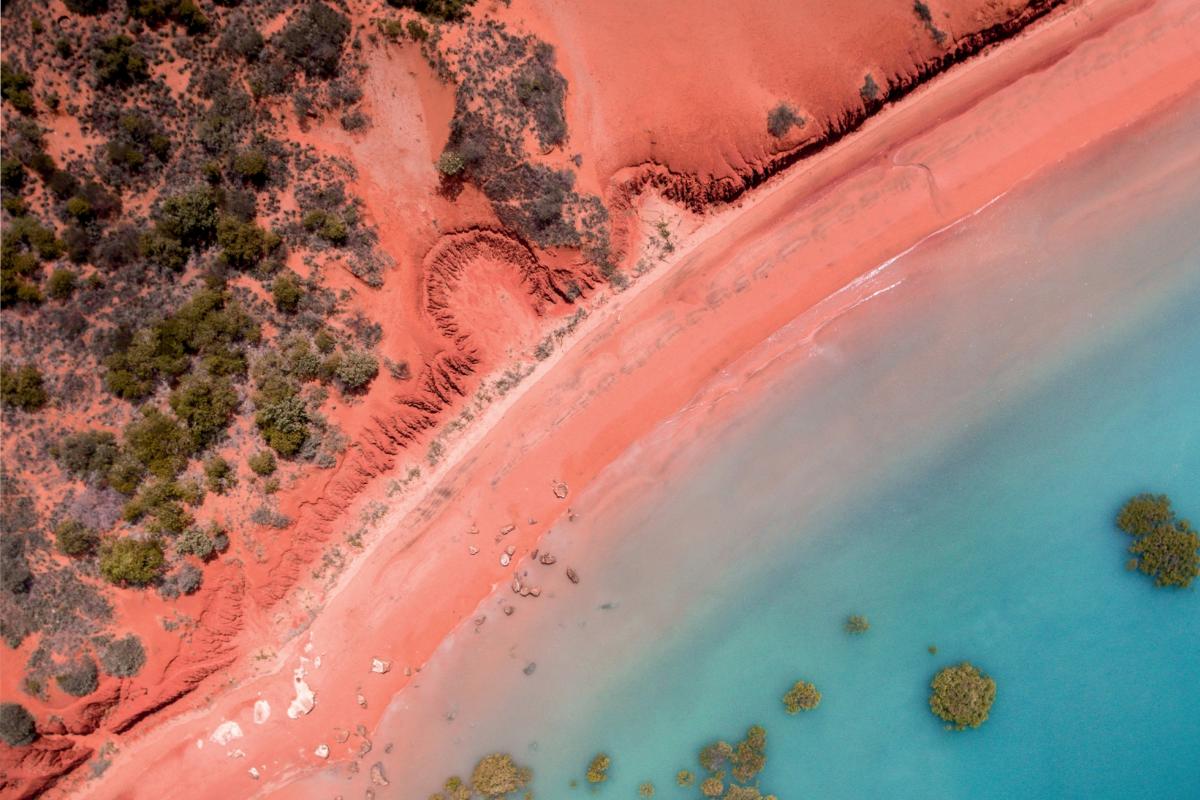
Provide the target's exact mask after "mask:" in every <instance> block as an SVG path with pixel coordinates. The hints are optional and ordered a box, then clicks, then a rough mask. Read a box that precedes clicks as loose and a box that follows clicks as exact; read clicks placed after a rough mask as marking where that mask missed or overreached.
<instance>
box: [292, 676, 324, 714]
mask: <svg viewBox="0 0 1200 800" xmlns="http://www.w3.org/2000/svg"><path fill="white" fill-rule="evenodd" d="M304 675H305V672H304V667H296V670H295V672H294V673H293V677H292V686H294V687H295V689H296V699H295V700H293V701H292V702H291V705H289V706H288V710H287V715H288V716H289V717H291V718H292V719H299V718H300V716H301V715H302V714H307V713H308V712H310V711H312V710H313V706H315V705H316V704H317V696H316V694H315V693H314V692H313V690H312V689H310V688H309V687H308V684H307V683H305V682H304Z"/></svg>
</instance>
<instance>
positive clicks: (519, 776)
mask: <svg viewBox="0 0 1200 800" xmlns="http://www.w3.org/2000/svg"><path fill="white" fill-rule="evenodd" d="M531 777H532V774H531V773H530V771H529V769H528V768H527V767H520V766H517V764H516V762H515V761H513V758H512V756H510V755H508V754H507V753H492V754H491V755H489V756H484V757H483V758H481V759H480V760H479V762H478V763H477V764H476V765H475V769H474V771H472V773H471V788H473V789H474V790H475V792H476V793H478V794H481V795H483V796H484V797H504V796H505V795H508V794H511V793H513V792H515V791H518V790H520V789H523V788H525V785H526V784H527V783H529V780H530V778H531Z"/></svg>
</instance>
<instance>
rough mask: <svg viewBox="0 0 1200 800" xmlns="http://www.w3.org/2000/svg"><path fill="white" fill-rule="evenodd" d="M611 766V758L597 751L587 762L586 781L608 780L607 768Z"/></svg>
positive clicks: (600, 781) (599, 781) (602, 781)
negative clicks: (589, 761) (590, 760)
mask: <svg viewBox="0 0 1200 800" xmlns="http://www.w3.org/2000/svg"><path fill="white" fill-rule="evenodd" d="M611 766H612V759H611V758H609V757H608V756H607V755H605V754H604V753H597V754H596V757H595V758H593V759H592V762H591V763H590V764H588V768H587V779H588V783H604V782H605V781H606V780H608V768H609V767H611Z"/></svg>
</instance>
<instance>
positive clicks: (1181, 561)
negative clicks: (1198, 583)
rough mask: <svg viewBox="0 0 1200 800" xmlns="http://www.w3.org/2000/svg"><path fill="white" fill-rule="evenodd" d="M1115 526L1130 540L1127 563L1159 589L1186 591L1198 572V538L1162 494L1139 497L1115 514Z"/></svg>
mask: <svg viewBox="0 0 1200 800" xmlns="http://www.w3.org/2000/svg"><path fill="white" fill-rule="evenodd" d="M1116 523H1117V527H1118V528H1119V529H1121V530H1122V531H1124V532H1125V533H1127V534H1129V535H1130V536H1132V537H1133V543H1132V544H1130V545H1129V552H1130V554H1131V555H1132V556H1133V557H1132V558H1130V559H1129V561H1128V562H1127V566H1128V567H1129V569H1131V570H1137V571H1139V572H1141V573H1143V574H1145V575H1148V576H1150V577H1151V578H1154V585H1155V586H1159V587H1169V586H1173V587H1177V588H1181V589H1186V588H1188V587H1189V586H1191V585H1192V581H1193V580H1195V579H1196V575H1197V574H1198V572H1200V536H1197V534H1196V531H1195V530H1194V529H1193V528H1192V526H1191V523H1189V522H1188V521H1187V520H1186V519H1178V518H1177V517H1176V516H1175V511H1174V510H1173V509H1172V508H1171V500H1170V498H1168V497H1167V496H1166V495H1164V494H1139V495H1137V496H1135V497H1132V498H1130V499H1129V500H1128V501H1127V502H1126V503H1125V505H1124V506H1122V507H1121V510H1120V511H1119V512H1118V513H1117V519H1116Z"/></svg>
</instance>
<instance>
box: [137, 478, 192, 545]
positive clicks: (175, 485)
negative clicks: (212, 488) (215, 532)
mask: <svg viewBox="0 0 1200 800" xmlns="http://www.w3.org/2000/svg"><path fill="white" fill-rule="evenodd" d="M202 492H203V490H202V489H200V487H199V486H198V485H196V484H193V483H189V482H184V483H179V482H176V481H171V480H157V481H153V482H151V483H148V484H145V485H144V486H142V488H141V490H140V491H139V492H138V493H137V495H135V496H134V497H133V498H132V499H131V500H130V501H129V502H128V503H126V504H125V508H124V510H123V511H122V515H123V516H124V518H125V519H126V520H127V521H129V522H139V521H142V520H145V525H146V528H147V529H148V530H150V531H151V532H153V533H156V534H165V535H167V536H177V535H179V534H181V533H183V532H184V531H185V530H187V528H188V527H189V526H190V525H191V524H192V523H193V522H195V519H194V518H193V517H192V515H191V514H190V513H189V512H188V510H187V508H185V505H190V506H195V505H198V504H199V503H200V501H201V500H202V499H203V493H202Z"/></svg>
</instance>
